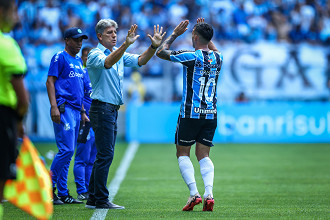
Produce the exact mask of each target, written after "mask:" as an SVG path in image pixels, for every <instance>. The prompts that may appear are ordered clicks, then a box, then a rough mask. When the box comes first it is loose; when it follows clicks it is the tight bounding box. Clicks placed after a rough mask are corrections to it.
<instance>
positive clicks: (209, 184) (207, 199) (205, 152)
mask: <svg viewBox="0 0 330 220" xmlns="http://www.w3.org/2000/svg"><path fill="white" fill-rule="evenodd" d="M209 152H210V147H209V146H206V145H203V144H201V143H198V142H197V143H196V156H197V159H198V162H199V165H200V172H201V174H202V178H203V181H204V187H205V192H204V195H203V197H204V204H203V211H213V205H214V199H213V181H214V165H213V162H212V160H211V159H210V157H209Z"/></svg>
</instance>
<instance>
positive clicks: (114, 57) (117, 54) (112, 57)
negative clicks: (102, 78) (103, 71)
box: [104, 24, 140, 69]
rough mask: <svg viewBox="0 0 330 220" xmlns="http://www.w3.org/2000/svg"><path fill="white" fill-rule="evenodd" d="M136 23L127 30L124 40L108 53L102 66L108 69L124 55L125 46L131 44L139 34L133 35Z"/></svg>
mask: <svg viewBox="0 0 330 220" xmlns="http://www.w3.org/2000/svg"><path fill="white" fill-rule="evenodd" d="M136 29H137V25H136V24H134V25H132V26H131V28H130V29H129V30H128V33H127V36H126V40H125V42H124V43H123V44H122V45H121V46H120V47H119V48H118V49H117V50H115V51H113V52H112V53H110V54H109V56H107V58H106V59H105V61H104V67H105V68H107V69H110V68H111V67H112V66H113V65H114V64H115V63H117V62H118V61H119V60H120V58H121V57H122V56H123V55H124V53H125V51H126V50H127V48H128V47H129V46H130V45H131V44H133V43H134V42H135V41H136V39H138V37H140V35H135V32H136Z"/></svg>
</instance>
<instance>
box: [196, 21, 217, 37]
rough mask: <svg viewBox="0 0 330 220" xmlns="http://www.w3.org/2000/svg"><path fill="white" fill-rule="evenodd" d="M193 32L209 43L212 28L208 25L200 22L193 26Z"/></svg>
mask: <svg viewBox="0 0 330 220" xmlns="http://www.w3.org/2000/svg"><path fill="white" fill-rule="evenodd" d="M194 29H195V32H196V33H197V34H198V35H199V36H201V37H202V38H204V40H205V41H207V42H209V41H210V40H211V39H212V37H213V28H212V26H211V25H210V24H208V23H205V22H200V23H197V24H195V26H194Z"/></svg>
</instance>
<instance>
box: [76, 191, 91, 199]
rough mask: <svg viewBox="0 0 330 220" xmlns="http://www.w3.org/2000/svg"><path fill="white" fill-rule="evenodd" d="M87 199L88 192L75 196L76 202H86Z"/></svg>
mask: <svg viewBox="0 0 330 220" xmlns="http://www.w3.org/2000/svg"><path fill="white" fill-rule="evenodd" d="M88 197H89V194H88V192H85V193H81V194H79V195H78V196H77V199H78V200H87V199H88Z"/></svg>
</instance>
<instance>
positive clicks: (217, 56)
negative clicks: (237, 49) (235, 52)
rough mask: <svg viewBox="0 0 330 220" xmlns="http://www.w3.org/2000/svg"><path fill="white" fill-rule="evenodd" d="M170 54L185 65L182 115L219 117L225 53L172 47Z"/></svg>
mask: <svg viewBox="0 0 330 220" xmlns="http://www.w3.org/2000/svg"><path fill="white" fill-rule="evenodd" d="M170 58H171V60H172V61H173V62H180V63H181V64H182V65H183V95H182V102H181V109H180V117H181V118H197V119H215V118H216V117H217V82H218V78H219V74H220V70H221V66H222V59H223V57H222V54H221V53H220V52H216V51H212V50H210V51H204V50H196V51H172V53H171V56H170Z"/></svg>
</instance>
